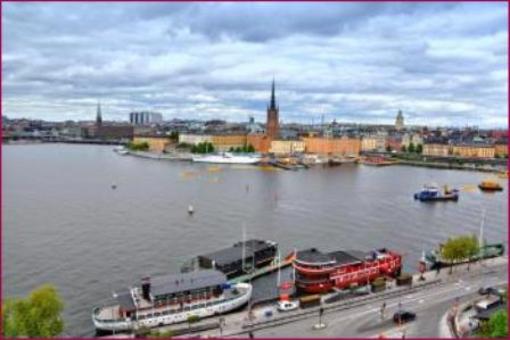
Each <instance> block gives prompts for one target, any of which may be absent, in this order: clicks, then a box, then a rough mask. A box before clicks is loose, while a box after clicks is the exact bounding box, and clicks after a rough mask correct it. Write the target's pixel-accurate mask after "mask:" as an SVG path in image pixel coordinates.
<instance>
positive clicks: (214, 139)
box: [211, 134, 247, 151]
mask: <svg viewBox="0 0 510 340" xmlns="http://www.w3.org/2000/svg"><path fill="white" fill-rule="evenodd" d="M211 143H212V144H213V145H214V148H215V149H216V150H218V151H228V150H230V148H238V147H243V146H245V145H247V138H246V135H244V134H243V135H239V134H235V135H234V134H218V135H212V136H211Z"/></svg>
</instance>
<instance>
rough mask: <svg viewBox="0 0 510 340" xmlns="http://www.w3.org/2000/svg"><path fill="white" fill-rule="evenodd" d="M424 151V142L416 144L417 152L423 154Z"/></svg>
mask: <svg viewBox="0 0 510 340" xmlns="http://www.w3.org/2000/svg"><path fill="white" fill-rule="evenodd" d="M422 152H423V144H418V145H416V153H418V154H421V153H422Z"/></svg>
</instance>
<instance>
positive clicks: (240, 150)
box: [234, 146, 243, 152]
mask: <svg viewBox="0 0 510 340" xmlns="http://www.w3.org/2000/svg"><path fill="white" fill-rule="evenodd" d="M242 151H243V150H242V149H241V147H239V146H238V147H237V148H235V150H234V152H242Z"/></svg>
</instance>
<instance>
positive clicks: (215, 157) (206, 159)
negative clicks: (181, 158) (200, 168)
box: [192, 152, 262, 164]
mask: <svg viewBox="0 0 510 340" xmlns="http://www.w3.org/2000/svg"><path fill="white" fill-rule="evenodd" d="M261 159H262V157H261V156H260V155H258V154H247V155H234V154H233V153H231V152H222V153H220V154H212V155H205V156H193V157H192V160H193V162H197V163H216V164H256V163H259V162H260V161H261Z"/></svg>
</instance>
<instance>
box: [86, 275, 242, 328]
mask: <svg viewBox="0 0 510 340" xmlns="http://www.w3.org/2000/svg"><path fill="white" fill-rule="evenodd" d="M251 296H252V286H251V284H249V283H237V284H230V283H228V282H227V278H226V276H225V274H223V273H222V272H220V271H217V270H203V271H198V272H191V273H184V274H176V275H166V276H161V277H155V278H150V277H147V278H144V279H142V282H141V285H139V286H136V287H132V288H127V289H124V290H121V291H119V292H117V293H114V295H113V297H114V298H115V300H116V303H115V304H113V305H111V306H106V307H97V308H95V309H94V310H93V312H92V321H93V322H94V326H95V328H96V330H97V331H99V332H131V331H134V330H136V329H139V328H140V327H149V328H152V327H161V326H164V325H170V324H174V323H180V322H186V321H187V320H188V319H189V318H190V317H193V318H199V319H202V318H206V317H209V316H213V315H218V314H223V313H227V312H230V311H233V310H236V309H238V308H241V307H243V306H244V305H246V304H247V303H248V302H249V301H250V299H251Z"/></svg>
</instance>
